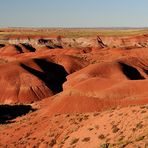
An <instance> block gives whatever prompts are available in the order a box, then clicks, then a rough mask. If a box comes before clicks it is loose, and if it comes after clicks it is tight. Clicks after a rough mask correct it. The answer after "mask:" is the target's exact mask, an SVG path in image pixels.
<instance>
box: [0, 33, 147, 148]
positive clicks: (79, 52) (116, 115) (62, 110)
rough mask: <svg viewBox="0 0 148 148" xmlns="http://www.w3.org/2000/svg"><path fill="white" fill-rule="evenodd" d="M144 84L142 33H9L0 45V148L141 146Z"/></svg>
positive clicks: (144, 118)
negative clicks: (104, 34)
mask: <svg viewBox="0 0 148 148" xmlns="http://www.w3.org/2000/svg"><path fill="white" fill-rule="evenodd" d="M147 90H148V35H139V36H138V35H137V36H124V37H121V36H110V37H108V36H96V37H81V38H67V37H60V36H58V37H56V36H52V37H51V36H27V35H22V36H21V35H19V36H18V35H16V36H15V35H14V36H12V35H10V36H9V37H8V38H7V42H6V40H5V43H1V44H0V103H1V104H2V105H0V147H2V148H3V147H8V148H13V147H18V148H25V147H27V148H32V147H39V148H48V147H55V148H60V147H63V148H68V147H69V148H74V147H77V148H84V147H90V148H91V147H94V148H95V147H96V148H97V147H99V148H108V147H117V148H118V147H133V148H136V147H137V148H139V147H141V148H144V147H145V148H147V147H148V105H147V104H148V98H147V97H148V91H147ZM20 104H21V105H20Z"/></svg>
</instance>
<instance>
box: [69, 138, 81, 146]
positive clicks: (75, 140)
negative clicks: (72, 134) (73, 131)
mask: <svg viewBox="0 0 148 148" xmlns="http://www.w3.org/2000/svg"><path fill="white" fill-rule="evenodd" d="M78 141H79V138H73V139H72V140H71V142H70V145H73V144H75V143H77V142H78Z"/></svg>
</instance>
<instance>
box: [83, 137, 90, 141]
mask: <svg viewBox="0 0 148 148" xmlns="http://www.w3.org/2000/svg"><path fill="white" fill-rule="evenodd" d="M88 141H90V137H85V138H84V139H82V142H88Z"/></svg>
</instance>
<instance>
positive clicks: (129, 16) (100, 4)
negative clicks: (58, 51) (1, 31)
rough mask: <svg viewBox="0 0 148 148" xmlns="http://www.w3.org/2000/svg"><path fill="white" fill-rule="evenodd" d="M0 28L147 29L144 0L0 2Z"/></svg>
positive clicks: (147, 3) (147, 4) (147, 10)
mask: <svg viewBox="0 0 148 148" xmlns="http://www.w3.org/2000/svg"><path fill="white" fill-rule="evenodd" d="M0 27H148V0H0Z"/></svg>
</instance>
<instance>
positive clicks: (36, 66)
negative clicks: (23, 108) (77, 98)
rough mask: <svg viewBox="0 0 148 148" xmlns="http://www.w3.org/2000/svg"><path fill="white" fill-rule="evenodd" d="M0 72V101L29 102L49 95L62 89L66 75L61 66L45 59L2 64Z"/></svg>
mask: <svg viewBox="0 0 148 148" xmlns="http://www.w3.org/2000/svg"><path fill="white" fill-rule="evenodd" d="M6 67H7V68H6ZM0 73H1V79H0V84H1V89H0V94H1V96H0V102H1V103H22V102H26V103H27V102H28V103H29V102H32V101H37V100H41V99H43V98H45V97H49V96H51V95H53V94H55V93H57V92H59V91H61V90H62V84H63V82H64V81H65V80H66V78H65V77H66V75H67V72H66V71H65V69H64V68H63V67H62V66H60V65H58V64H55V63H52V62H50V61H47V60H46V59H33V60H29V61H26V62H13V63H12V62H11V63H8V64H4V65H1V66H0Z"/></svg>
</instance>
